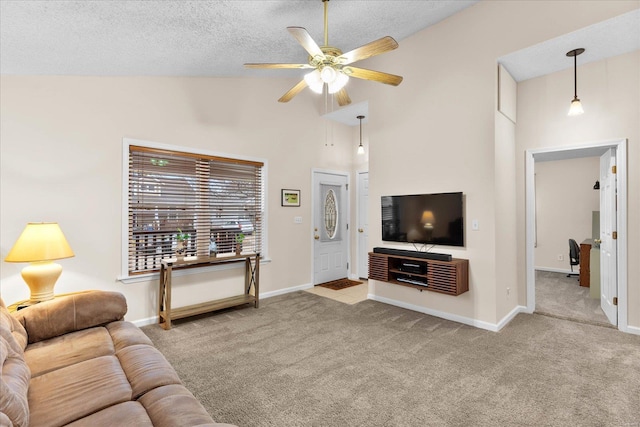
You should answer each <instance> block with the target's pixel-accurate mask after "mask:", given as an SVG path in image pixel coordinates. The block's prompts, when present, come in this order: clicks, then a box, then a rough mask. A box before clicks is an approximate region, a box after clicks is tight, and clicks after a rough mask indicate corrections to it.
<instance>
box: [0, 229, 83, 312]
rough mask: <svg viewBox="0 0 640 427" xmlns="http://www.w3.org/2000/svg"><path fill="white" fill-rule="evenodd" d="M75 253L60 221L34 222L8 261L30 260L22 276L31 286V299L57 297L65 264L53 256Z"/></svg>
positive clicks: (22, 236)
mask: <svg viewBox="0 0 640 427" xmlns="http://www.w3.org/2000/svg"><path fill="white" fill-rule="evenodd" d="M73 256H75V255H74V253H73V251H72V250H71V247H70V246H69V243H68V242H67V239H66V238H65V237H64V234H62V230H61V229H60V226H59V225H58V223H55V222H30V223H28V224H27V226H26V227H25V229H24V230H23V231H22V234H21V235H20V237H19V238H18V240H16V243H15V244H14V245H13V247H12V248H11V250H10V251H9V254H8V255H7V257H6V258H5V259H4V260H5V261H6V262H30V263H31V265H29V266H27V267H25V268H23V269H22V278H23V279H24V281H25V282H26V283H27V286H29V289H30V290H31V297H30V299H29V303H32V304H35V303H38V302H41V301H48V300H51V299H53V287H54V286H55V284H56V281H57V280H58V277H60V274H61V273H62V266H61V265H60V264H56V263H55V262H52V261H53V260H57V259H63V258H71V257H73Z"/></svg>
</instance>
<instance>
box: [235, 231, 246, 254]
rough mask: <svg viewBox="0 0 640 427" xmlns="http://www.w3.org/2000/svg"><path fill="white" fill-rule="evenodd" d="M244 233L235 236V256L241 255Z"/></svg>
mask: <svg viewBox="0 0 640 427" xmlns="http://www.w3.org/2000/svg"><path fill="white" fill-rule="evenodd" d="M244 237H245V236H244V233H238V234H236V255H240V253H242V242H244Z"/></svg>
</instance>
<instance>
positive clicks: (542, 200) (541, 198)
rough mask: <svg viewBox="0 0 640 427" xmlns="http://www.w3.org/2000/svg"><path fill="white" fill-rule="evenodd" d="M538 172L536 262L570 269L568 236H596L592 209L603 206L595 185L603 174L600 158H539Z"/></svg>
mask: <svg viewBox="0 0 640 427" xmlns="http://www.w3.org/2000/svg"><path fill="white" fill-rule="evenodd" d="M535 174H536V226H537V246H536V248H535V266H536V268H539V269H543V270H550V271H570V267H569V243H568V239H573V240H575V241H576V242H577V243H578V244H580V242H582V241H583V240H584V239H590V238H592V235H591V230H592V212H593V211H599V210H600V192H599V191H596V190H594V189H593V185H594V184H595V182H596V181H597V180H598V178H599V175H600V162H599V158H598V157H586V158H582V159H571V160H558V161H550V162H536V164H535ZM596 238H599V237H596ZM558 255H562V258H563V259H562V260H558ZM575 269H576V268H575V267H574V270H575Z"/></svg>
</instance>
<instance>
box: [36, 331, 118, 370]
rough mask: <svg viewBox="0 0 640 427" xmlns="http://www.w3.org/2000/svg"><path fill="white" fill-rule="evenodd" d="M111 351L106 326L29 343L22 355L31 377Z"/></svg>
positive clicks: (111, 345) (113, 350)
mask: <svg viewBox="0 0 640 427" xmlns="http://www.w3.org/2000/svg"><path fill="white" fill-rule="evenodd" d="M113 354H115V349H114V348H113V341H112V340H111V335H110V334H109V332H108V331H107V329H106V328H102V327H100V328H91V329H84V330H82V331H77V332H71V333H68V334H65V335H62V336H59V337H55V338H51V339H49V340H45V341H39V342H37V343H35V344H31V345H29V347H27V349H26V350H25V352H24V357H25V360H26V361H27V363H28V364H29V367H30V368H31V377H32V378H33V377H37V376H39V375H42V374H46V373H47V372H51V371H55V370H56V369H60V368H64V367H65V366H69V365H73V364H75V363H79V362H84V361H85V360H89V359H93V358H95V357H100V356H109V355H113Z"/></svg>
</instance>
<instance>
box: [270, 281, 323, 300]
mask: <svg viewBox="0 0 640 427" xmlns="http://www.w3.org/2000/svg"><path fill="white" fill-rule="evenodd" d="M311 288H313V285H312V284H311V283H305V284H304V285H298V286H291V287H290V288H284V289H278V290H276V291H271V292H260V299H266V298H271V297H275V296H278V295H284V294H288V293H291V292H296V291H304V290H307V289H311Z"/></svg>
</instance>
